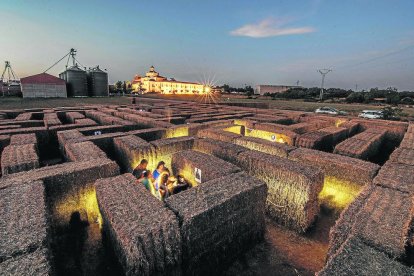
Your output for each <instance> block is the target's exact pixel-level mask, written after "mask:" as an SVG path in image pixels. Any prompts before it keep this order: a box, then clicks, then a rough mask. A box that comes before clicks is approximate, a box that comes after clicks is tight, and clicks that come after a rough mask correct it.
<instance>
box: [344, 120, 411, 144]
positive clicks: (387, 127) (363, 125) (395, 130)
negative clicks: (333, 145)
mask: <svg viewBox="0 0 414 276" xmlns="http://www.w3.org/2000/svg"><path fill="white" fill-rule="evenodd" d="M351 122H354V123H358V124H359V125H360V129H361V130H362V131H367V130H374V131H375V130H381V131H386V137H385V139H386V140H387V141H388V142H389V143H391V144H393V145H398V144H399V143H400V141H401V139H402V138H403V136H404V134H405V132H406V131H407V127H408V124H407V123H406V122H398V121H388V120H378V119H377V120H366V119H353V120H352V121H351Z"/></svg>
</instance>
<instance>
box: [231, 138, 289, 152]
mask: <svg viewBox="0 0 414 276" xmlns="http://www.w3.org/2000/svg"><path fill="white" fill-rule="evenodd" d="M234 143H235V144H236V145H240V146H243V147H245V148H248V149H251V150H256V151H260V152H264V153H268V154H272V155H276V156H279V157H287V156H288V154H289V152H290V151H292V150H294V149H295V147H292V146H289V145H287V144H283V143H278V142H271V141H268V140H264V139H260V138H255V137H241V138H238V139H236V140H235V141H234Z"/></svg>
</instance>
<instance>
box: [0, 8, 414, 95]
mask: <svg viewBox="0 0 414 276" xmlns="http://www.w3.org/2000/svg"><path fill="white" fill-rule="evenodd" d="M413 11H414V1H412V0H347V1H328V0H297V1H292V0H278V1H276V0H269V1H260V0H257V1H243V0H239V1H235V0H233V1H228V0H220V1H216V0H209V1H204V0H203V1H202V0H174V1H171V0H157V1H148V0H147V1H143V0H119V1H109V0H71V1H66V0H65V1H63V0H36V1H32V0H1V1H0V20H1V34H2V35H1V36H0V61H3V60H9V61H10V62H11V64H12V67H13V69H14V71H15V72H16V73H17V75H18V76H19V77H24V76H27V75H31V74H37V73H41V72H43V71H44V70H46V69H47V68H48V67H50V66H51V65H52V64H54V63H55V62H56V61H57V60H59V59H60V58H61V57H63V56H64V55H65V54H66V53H67V52H69V49H70V48H75V49H77V51H78V53H77V60H78V61H79V62H80V63H81V64H82V65H84V66H88V67H92V66H96V65H100V67H101V68H105V69H107V71H108V73H109V80H110V82H115V81H117V80H128V79H129V80H130V79H132V78H133V76H134V75H135V74H141V75H142V74H145V72H146V71H148V68H149V67H150V66H151V65H154V66H155V69H156V70H157V71H158V72H159V73H160V74H161V75H163V76H166V77H173V78H175V79H177V80H183V81H198V82H207V83H212V84H216V85H222V84H225V83H226V84H230V85H232V86H244V85H252V86H255V85H258V84H280V85H295V84H296V83H297V82H298V81H299V84H300V85H302V86H306V87H312V86H320V82H321V75H320V74H319V73H318V71H317V70H318V69H322V68H328V69H332V71H331V72H329V73H328V75H327V76H326V80H325V83H326V87H340V88H345V89H355V88H356V86H357V89H358V90H361V89H369V88H371V87H379V88H386V87H391V86H392V87H396V88H398V89H399V90H414V19H413V17H412V15H413ZM65 65H66V61H65V62H61V63H59V64H58V65H57V66H55V67H54V68H52V69H51V70H50V71H49V73H51V74H54V75H58V74H59V73H60V72H62V71H63V70H64V69H65Z"/></svg>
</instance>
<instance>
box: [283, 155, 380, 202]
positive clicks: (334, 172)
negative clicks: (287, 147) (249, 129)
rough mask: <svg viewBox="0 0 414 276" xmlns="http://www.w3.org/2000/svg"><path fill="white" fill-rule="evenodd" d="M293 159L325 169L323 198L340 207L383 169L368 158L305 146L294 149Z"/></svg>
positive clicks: (321, 198) (291, 157)
mask: <svg viewBox="0 0 414 276" xmlns="http://www.w3.org/2000/svg"><path fill="white" fill-rule="evenodd" d="M289 159H292V160H294V161H298V162H300V163H302V164H307V165H309V166H315V167H317V168H319V169H321V170H322V171H323V172H324V175H325V177H324V186H323V190H322V192H321V193H320V194H319V199H320V200H321V202H322V203H323V204H325V205H326V206H328V207H330V208H339V209H342V208H344V207H346V206H347V205H348V204H349V203H350V202H352V201H353V200H354V198H355V197H356V196H357V195H358V193H359V191H360V189H361V187H362V186H364V185H370V184H371V183H372V180H373V179H374V177H375V175H376V174H377V172H378V170H379V169H380V166H378V165H376V164H374V163H370V162H367V161H363V160H359V159H355V158H352V157H348V156H342V155H338V154H332V153H327V152H322V151H317V150H312V149H305V148H298V149H296V150H294V151H292V152H290V154H289Z"/></svg>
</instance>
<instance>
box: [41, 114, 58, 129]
mask: <svg viewBox="0 0 414 276" xmlns="http://www.w3.org/2000/svg"><path fill="white" fill-rule="evenodd" d="M43 122H44V124H45V127H47V128H50V127H53V126H58V125H61V124H62V122H61V121H60V120H59V118H58V116H57V114H56V113H45V115H44V117H43Z"/></svg>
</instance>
